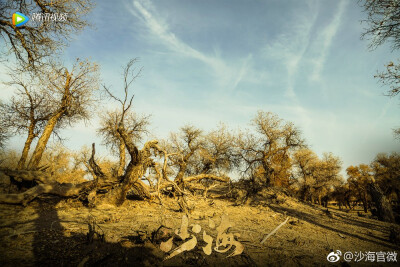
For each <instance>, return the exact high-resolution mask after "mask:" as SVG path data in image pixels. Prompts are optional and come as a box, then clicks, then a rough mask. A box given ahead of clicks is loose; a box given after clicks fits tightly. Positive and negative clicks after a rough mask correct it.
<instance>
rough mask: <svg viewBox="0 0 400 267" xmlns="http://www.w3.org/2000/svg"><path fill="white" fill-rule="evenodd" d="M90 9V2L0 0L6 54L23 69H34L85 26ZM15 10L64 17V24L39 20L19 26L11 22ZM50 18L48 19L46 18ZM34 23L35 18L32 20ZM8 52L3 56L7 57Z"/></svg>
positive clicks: (2, 35)
mask: <svg viewBox="0 0 400 267" xmlns="http://www.w3.org/2000/svg"><path fill="white" fill-rule="evenodd" d="M92 8H93V3H92V1H91V0H71V1H44V0H18V1H15V0H1V1H0V36H1V37H2V38H3V39H4V41H5V44H6V45H7V48H8V51H9V53H13V54H14V55H15V57H16V58H17V60H18V61H19V63H21V64H22V66H23V68H27V67H28V68H29V67H35V66H37V65H40V64H41V63H42V61H43V60H44V59H45V58H47V57H49V56H52V55H54V54H55V53H57V52H58V51H60V50H61V49H62V48H63V47H65V46H66V44H67V42H68V41H69V40H70V39H71V38H72V37H73V34H74V33H78V32H80V31H81V30H82V29H83V28H85V27H86V26H87V25H88V22H87V21H86V20H85V15H87V14H88V13H89V12H90V10H91V9H92ZM15 10H18V11H20V12H22V13H23V14H25V15H28V16H32V15H33V14H34V13H43V14H48V15H53V18H54V15H56V14H57V15H61V14H66V16H67V17H66V20H65V21H57V22H56V21H54V20H52V19H42V21H40V22H39V21H36V22H34V21H33V19H32V17H31V19H30V21H29V22H28V23H27V24H25V25H23V26H20V27H16V26H14V25H13V24H12V22H11V15H12V13H13V12H14V11H15ZM48 18H51V17H48ZM36 20H37V19H36ZM9 53H6V56H8V54H9Z"/></svg>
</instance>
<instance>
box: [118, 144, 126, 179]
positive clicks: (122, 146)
mask: <svg viewBox="0 0 400 267" xmlns="http://www.w3.org/2000/svg"><path fill="white" fill-rule="evenodd" d="M118 149H119V166H118V171H117V176H121V175H122V174H123V173H124V168H125V162H126V159H125V143H124V140H123V139H122V138H121V137H120V138H119V147H118Z"/></svg>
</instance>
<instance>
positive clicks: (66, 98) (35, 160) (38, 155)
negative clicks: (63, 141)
mask: <svg viewBox="0 0 400 267" xmlns="http://www.w3.org/2000/svg"><path fill="white" fill-rule="evenodd" d="M66 74H67V79H66V81H65V86H64V93H63V97H62V99H61V103H60V106H59V108H58V110H57V111H56V112H55V113H54V114H53V115H52V116H51V117H50V119H49V120H48V121H47V124H46V127H45V128H44V130H43V133H42V135H41V136H40V138H39V140H38V143H37V144H36V147H35V150H34V151H33V154H32V157H31V159H30V161H29V163H28V169H34V168H36V167H38V165H39V163H40V160H41V159H42V155H43V152H44V150H45V149H46V145H47V142H48V141H49V138H50V135H51V133H52V132H53V130H54V127H55V126H56V124H57V122H58V120H59V119H60V118H61V116H62V115H63V114H64V113H65V112H66V108H67V107H68V106H69V105H70V104H71V103H70V101H71V95H70V94H71V93H70V91H69V89H70V82H71V75H70V74H69V73H68V72H66Z"/></svg>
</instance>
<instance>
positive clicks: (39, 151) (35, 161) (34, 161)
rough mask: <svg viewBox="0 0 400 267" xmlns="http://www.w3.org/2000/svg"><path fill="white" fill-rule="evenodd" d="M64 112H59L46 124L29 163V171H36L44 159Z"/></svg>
mask: <svg viewBox="0 0 400 267" xmlns="http://www.w3.org/2000/svg"><path fill="white" fill-rule="evenodd" d="M62 114H63V111H59V112H57V113H56V114H55V115H54V116H52V117H51V118H50V119H49V121H48V122H47V124H46V127H45V128H44V131H43V134H42V135H41V136H40V138H39V140H38V142H37V144H36V147H35V150H34V151H33V154H32V157H31V159H30V161H29V163H28V169H34V168H36V167H38V165H39V163H40V160H41V159H42V156H43V152H44V150H45V149H46V145H47V142H48V141H49V138H50V135H51V133H52V132H53V129H54V127H55V126H56V124H57V122H58V120H59V119H60V118H61V115H62Z"/></svg>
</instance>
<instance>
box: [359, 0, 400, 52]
mask: <svg viewBox="0 0 400 267" xmlns="http://www.w3.org/2000/svg"><path fill="white" fill-rule="evenodd" d="M359 3H360V4H361V6H362V7H363V8H364V12H366V13H367V14H368V17H367V19H366V20H364V21H363V22H366V23H367V25H368V28H367V29H365V32H364V33H363V34H362V35H361V37H362V38H368V39H369V40H370V45H369V47H370V48H371V49H375V48H376V47H378V46H380V45H382V44H383V43H385V42H387V41H389V42H391V45H392V50H397V49H399V48H400V3H399V1H397V0H360V1H359Z"/></svg>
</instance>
